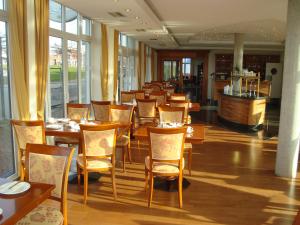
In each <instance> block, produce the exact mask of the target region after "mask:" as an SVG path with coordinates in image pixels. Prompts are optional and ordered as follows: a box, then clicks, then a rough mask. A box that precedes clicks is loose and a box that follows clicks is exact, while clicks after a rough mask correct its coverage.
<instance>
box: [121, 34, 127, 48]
mask: <svg viewBox="0 0 300 225" xmlns="http://www.w3.org/2000/svg"><path fill="white" fill-rule="evenodd" d="M121 45H122V46H124V47H126V46H127V36H126V35H124V34H122V35H121Z"/></svg>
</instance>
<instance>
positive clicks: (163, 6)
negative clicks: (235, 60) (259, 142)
mask: <svg viewBox="0 0 300 225" xmlns="http://www.w3.org/2000/svg"><path fill="white" fill-rule="evenodd" d="M59 2H61V3H63V4H64V5H67V6H69V7H71V8H74V9H76V10H78V11H79V12H81V13H82V14H83V15H86V16H88V17H90V18H92V19H94V20H98V21H100V22H103V23H106V24H109V25H111V26H113V27H115V28H116V29H118V30H119V31H121V32H123V33H126V34H128V35H130V36H133V37H135V38H136V39H137V40H140V41H143V42H146V43H147V44H148V45H150V46H152V47H154V48H169V49H171V48H212V47H218V46H225V45H232V43H233V36H234V35H233V34H234V33H245V39H246V44H248V45H255V46H259V45H262V46H283V43H284V40H285V30H286V16H287V2H288V0H84V1H83V0H59ZM126 9H129V10H128V11H126ZM108 12H120V13H122V14H123V15H124V16H125V17H119V18H115V17H113V16H111V15H110V14H109V13H108ZM137 29H145V30H146V31H145V32H141V31H140V32H138V31H137ZM150 39H157V40H150Z"/></svg>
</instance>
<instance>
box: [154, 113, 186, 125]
mask: <svg viewBox="0 0 300 225" xmlns="http://www.w3.org/2000/svg"><path fill="white" fill-rule="evenodd" d="M182 114H183V111H163V110H160V111H159V120H160V122H161V123H182V122H183V121H182V118H183V115H182Z"/></svg>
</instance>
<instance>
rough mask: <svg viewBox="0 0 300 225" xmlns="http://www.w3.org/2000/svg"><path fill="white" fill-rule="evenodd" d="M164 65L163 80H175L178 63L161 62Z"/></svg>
mask: <svg viewBox="0 0 300 225" xmlns="http://www.w3.org/2000/svg"><path fill="white" fill-rule="evenodd" d="M163 64H164V80H165V81H168V80H171V79H177V78H178V73H179V72H178V65H179V62H178V61H175V60H174V61H171V60H165V61H164V62H163Z"/></svg>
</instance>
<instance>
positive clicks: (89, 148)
mask: <svg viewBox="0 0 300 225" xmlns="http://www.w3.org/2000/svg"><path fill="white" fill-rule="evenodd" d="M117 128H118V126H117V125H116V124H105V125H80V134H81V141H82V153H83V158H84V163H86V158H87V157H100V158H108V157H114V155H115V148H116V136H117V133H116V132H117ZM112 162H114V159H113V161H112Z"/></svg>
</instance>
